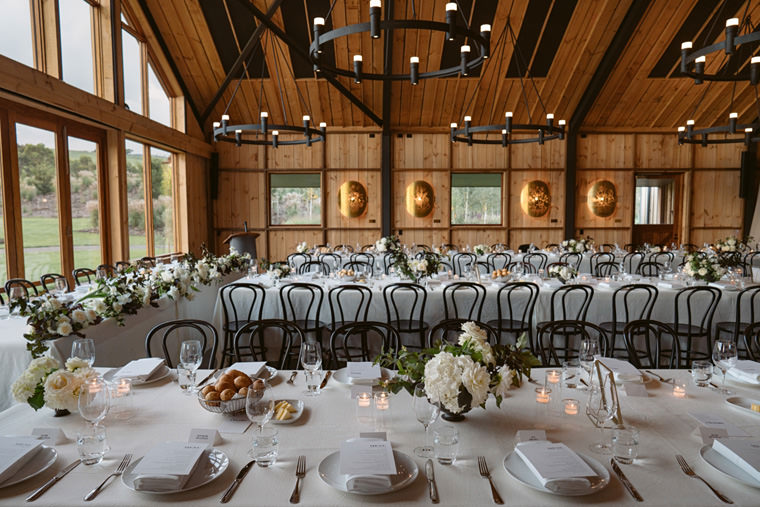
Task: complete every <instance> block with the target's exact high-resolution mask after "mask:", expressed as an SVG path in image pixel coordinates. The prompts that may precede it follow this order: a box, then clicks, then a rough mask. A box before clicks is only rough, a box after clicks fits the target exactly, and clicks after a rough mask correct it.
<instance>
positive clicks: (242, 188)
mask: <svg viewBox="0 0 760 507" xmlns="http://www.w3.org/2000/svg"><path fill="white" fill-rule="evenodd" d="M214 215H215V224H214V225H215V226H216V227H217V228H227V229H234V230H242V228H243V222H244V221H248V228H249V229H252V230H259V229H264V228H265V227H266V226H267V198H266V174H265V173H263V172H242V171H238V172H236V171H220V173H219V194H218V197H217V199H216V200H215V201H214Z"/></svg>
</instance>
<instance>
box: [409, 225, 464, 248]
mask: <svg viewBox="0 0 760 507" xmlns="http://www.w3.org/2000/svg"><path fill="white" fill-rule="evenodd" d="M401 232H402V234H400V235H399V238H400V239H401V243H403V244H405V245H409V246H411V245H412V244H415V245H427V246H430V247H432V246H434V245H439V246H440V245H441V244H442V243H451V241H450V240H451V236H450V234H449V229H448V228H441V229H431V228H424V229H402V230H401Z"/></svg>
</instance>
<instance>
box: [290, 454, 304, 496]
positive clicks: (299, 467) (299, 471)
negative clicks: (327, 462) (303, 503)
mask: <svg viewBox="0 0 760 507" xmlns="http://www.w3.org/2000/svg"><path fill="white" fill-rule="evenodd" d="M305 475H306V456H298V463H296V477H297V479H296V487H295V488H293V493H292V494H291V495H290V503H298V502H299V501H300V500H301V493H300V491H298V486H300V485H301V479H303V478H304V476H305Z"/></svg>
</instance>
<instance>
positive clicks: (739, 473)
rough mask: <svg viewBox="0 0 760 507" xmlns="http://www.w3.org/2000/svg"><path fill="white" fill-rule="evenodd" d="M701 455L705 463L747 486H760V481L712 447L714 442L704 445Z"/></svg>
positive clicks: (700, 451)
mask: <svg viewBox="0 0 760 507" xmlns="http://www.w3.org/2000/svg"><path fill="white" fill-rule="evenodd" d="M699 455H700V456H701V457H702V459H703V460H704V461H705V463H707V464H708V465H710V466H711V467H713V468H714V469H715V470H717V471H718V472H720V473H722V474H724V475H727V476H729V477H731V478H732V479H735V480H737V481H739V482H741V483H742V484H745V485H747V486H751V487H753V488H760V481H758V480H757V479H755V478H754V477H752V476H751V475H749V474H748V473H747V472H745V471H744V470H742V469H741V468H739V467H738V466H736V465H734V464H733V463H732V462H731V461H729V460H728V459H726V458H725V457H723V455H722V454H721V453H719V452H718V451H716V450H715V449H713V448H712V444H707V445H705V446H703V447H702V448H701V449H700V450H699Z"/></svg>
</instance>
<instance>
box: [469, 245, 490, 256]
mask: <svg viewBox="0 0 760 507" xmlns="http://www.w3.org/2000/svg"><path fill="white" fill-rule="evenodd" d="M472 250H473V252H475V255H485V254H487V253H491V247H490V246H488V245H475V247H474V248H473V249H472Z"/></svg>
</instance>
